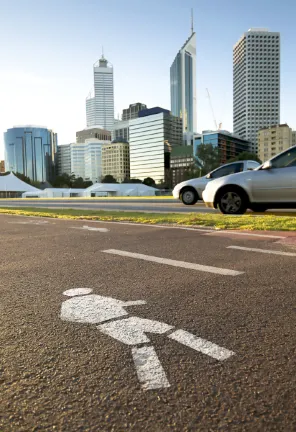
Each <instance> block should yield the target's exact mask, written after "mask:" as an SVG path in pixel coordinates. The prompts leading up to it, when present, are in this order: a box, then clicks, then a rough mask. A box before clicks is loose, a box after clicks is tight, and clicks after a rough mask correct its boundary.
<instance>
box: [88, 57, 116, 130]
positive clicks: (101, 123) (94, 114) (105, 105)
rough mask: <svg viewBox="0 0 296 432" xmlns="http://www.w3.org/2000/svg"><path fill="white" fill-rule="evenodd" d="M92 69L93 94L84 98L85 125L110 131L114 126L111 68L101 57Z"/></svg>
mask: <svg viewBox="0 0 296 432" xmlns="http://www.w3.org/2000/svg"><path fill="white" fill-rule="evenodd" d="M93 68H94V94H93V95H91V94H90V95H89V96H88V97H87V98H86V124H87V127H94V126H97V127H101V128H103V129H106V130H108V131H111V130H112V128H113V124H114V87H113V66H111V64H110V63H108V60H107V59H105V57H104V56H103V55H102V57H101V58H100V60H98V61H97V62H96V63H95V64H94V66H93Z"/></svg>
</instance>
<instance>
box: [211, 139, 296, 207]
mask: <svg viewBox="0 0 296 432" xmlns="http://www.w3.org/2000/svg"><path fill="white" fill-rule="evenodd" d="M203 199H204V201H205V203H206V206H207V207H212V208H219V210H220V211H221V212H222V213H224V214H243V213H245V212H246V210H247V209H248V208H249V209H251V210H253V211H259V212H263V211H265V210H267V209H272V208H296V146H293V147H290V148H289V149H288V150H285V151H283V152H282V153H280V154H279V155H277V156H275V157H274V158H272V159H270V160H269V161H267V162H265V163H264V164H263V165H261V166H260V167H259V168H257V169H255V170H254V171H247V172H243V173H239V174H233V175H229V176H227V177H223V178H220V179H217V180H214V181H212V182H210V183H209V184H208V185H207V186H206V188H205V190H204V192H203Z"/></svg>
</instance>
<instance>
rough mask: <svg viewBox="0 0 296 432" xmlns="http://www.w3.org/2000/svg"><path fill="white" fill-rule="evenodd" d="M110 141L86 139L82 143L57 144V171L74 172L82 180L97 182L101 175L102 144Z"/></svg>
mask: <svg viewBox="0 0 296 432" xmlns="http://www.w3.org/2000/svg"><path fill="white" fill-rule="evenodd" d="M110 142H111V141H106V140H98V139H95V138H92V139H87V140H86V141H85V142H84V143H71V144H66V145H60V146H58V158H57V160H58V173H59V175H62V174H69V175H72V174H74V175H75V177H76V178H77V177H82V178H83V180H87V181H92V182H93V183H98V182H99V181H100V180H101V177H102V146H103V145H104V144H110Z"/></svg>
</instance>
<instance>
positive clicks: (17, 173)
mask: <svg viewBox="0 0 296 432" xmlns="http://www.w3.org/2000/svg"><path fill="white" fill-rule="evenodd" d="M13 174H14V175H15V176H16V177H17V178H18V179H20V180H22V181H23V182H25V183H27V184H29V185H30V184H31V179H30V177H27V176H25V175H24V174H21V173H19V172H16V173H13Z"/></svg>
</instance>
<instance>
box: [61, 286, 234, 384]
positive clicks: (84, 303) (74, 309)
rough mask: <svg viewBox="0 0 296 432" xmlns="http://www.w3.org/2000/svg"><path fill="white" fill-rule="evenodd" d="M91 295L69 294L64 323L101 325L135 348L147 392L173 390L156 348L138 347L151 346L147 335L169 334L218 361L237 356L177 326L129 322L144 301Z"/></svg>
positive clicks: (63, 311) (141, 320) (63, 310)
mask: <svg viewBox="0 0 296 432" xmlns="http://www.w3.org/2000/svg"><path fill="white" fill-rule="evenodd" d="M91 293H92V289H91V288H74V289H70V290H67V291H65V292H64V295H66V296H69V297H72V298H71V299H68V300H66V301H64V302H63V303H62V308H61V319H62V320H63V321H71V322H77V323H89V324H100V325H98V326H97V328H98V329H99V330H100V331H101V332H102V333H104V334H106V335H108V336H111V337H112V338H114V339H116V340H118V341H120V342H122V343H124V344H125V345H131V346H132V347H133V348H132V356H133V360H134V363H135V367H136V371H137V375H138V379H139V381H140V382H141V384H142V388H143V389H144V390H152V389H158V388H165V387H169V386H170V383H169V382H168V379H167V377H166V374H165V371H164V369H163V367H162V365H161V363H160V361H159V359H158V357H157V354H156V352H155V350H154V347H153V346H147V345H144V346H137V345H143V344H148V343H149V342H150V339H149V337H148V336H147V333H156V334H166V336H167V337H168V338H170V339H173V340H175V341H177V342H179V343H181V344H183V345H186V346H188V347H190V348H192V349H194V350H195V351H199V352H201V353H203V354H206V355H208V356H210V357H213V358H215V359H217V360H226V359H227V358H229V357H231V356H232V355H233V354H234V352H233V351H229V350H227V349H226V348H223V347H220V346H218V345H216V344H214V343H212V342H209V341H207V340H205V339H202V338H200V337H198V336H195V335H193V334H192V333H189V332H186V331H184V330H175V331H172V330H173V329H174V326H171V325H169V324H166V323H162V322H159V321H154V320H150V319H145V318H139V317H135V316H132V317H129V318H126V315H128V312H127V311H126V310H125V308H127V307H129V306H136V305H143V304H146V302H145V301H143V300H136V301H127V302H124V301H121V300H116V299H113V298H111V297H103V296H100V295H97V294H91ZM119 318H120V319H119ZM101 323H104V324H101Z"/></svg>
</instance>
